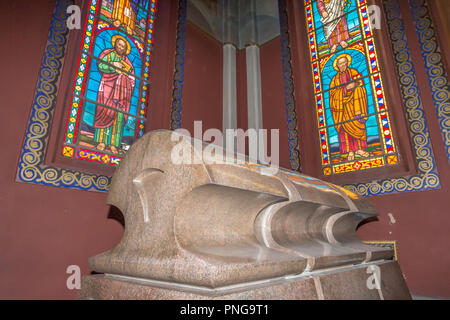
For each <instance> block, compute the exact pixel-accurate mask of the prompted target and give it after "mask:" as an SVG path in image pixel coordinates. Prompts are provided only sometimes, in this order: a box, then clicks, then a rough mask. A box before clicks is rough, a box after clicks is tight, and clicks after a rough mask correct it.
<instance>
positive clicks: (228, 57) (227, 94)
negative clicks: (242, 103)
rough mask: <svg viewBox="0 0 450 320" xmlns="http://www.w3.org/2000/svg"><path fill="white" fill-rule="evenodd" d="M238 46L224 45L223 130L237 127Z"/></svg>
mask: <svg viewBox="0 0 450 320" xmlns="http://www.w3.org/2000/svg"><path fill="white" fill-rule="evenodd" d="M236 99H237V98H236V47H235V46H234V45H232V44H230V43H227V44H224V46H223V100H222V106H223V119H222V125H223V128H222V129H223V131H225V130H226V129H236V128H237V118H236V104H237V102H236Z"/></svg>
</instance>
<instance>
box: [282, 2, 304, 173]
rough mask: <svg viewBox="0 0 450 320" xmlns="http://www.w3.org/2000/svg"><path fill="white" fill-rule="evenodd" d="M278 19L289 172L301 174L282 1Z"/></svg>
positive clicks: (289, 53)
mask: <svg viewBox="0 0 450 320" xmlns="http://www.w3.org/2000/svg"><path fill="white" fill-rule="evenodd" d="M278 10H279V17H280V39H281V59H282V61H281V62H282V67H283V81H284V100H285V103H286V116H287V130H288V139H289V162H290V166H291V170H294V171H298V172H301V163H300V152H299V151H298V131H297V112H296V110H295V108H296V107H295V98H294V82H293V79H292V65H291V49H290V47H289V26H288V17H287V13H286V3H285V1H284V0H280V1H278Z"/></svg>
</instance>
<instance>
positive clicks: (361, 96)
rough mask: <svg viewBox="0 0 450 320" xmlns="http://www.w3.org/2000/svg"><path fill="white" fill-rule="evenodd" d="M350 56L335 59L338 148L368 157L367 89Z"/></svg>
mask: <svg viewBox="0 0 450 320" xmlns="http://www.w3.org/2000/svg"><path fill="white" fill-rule="evenodd" d="M350 64H351V56H350V55H349V54H345V53H344V54H341V55H340V56H338V57H336V59H335V60H334V63H333V67H334V69H335V70H336V71H337V73H336V75H335V76H334V77H333V79H332V80H331V84H330V87H331V88H332V89H331V90H330V109H331V113H332V115H333V121H334V123H335V128H336V131H337V132H338V137H339V150H340V153H341V154H347V153H348V157H347V160H354V159H355V154H358V155H360V156H361V157H368V156H369V152H367V151H366V149H367V134H366V125H365V122H366V120H367V117H366V116H367V114H368V111H367V109H368V108H367V92H366V89H365V88H364V83H363V82H362V81H361V80H358V79H361V74H360V73H359V72H358V71H357V70H355V69H353V68H350V67H349V65H350Z"/></svg>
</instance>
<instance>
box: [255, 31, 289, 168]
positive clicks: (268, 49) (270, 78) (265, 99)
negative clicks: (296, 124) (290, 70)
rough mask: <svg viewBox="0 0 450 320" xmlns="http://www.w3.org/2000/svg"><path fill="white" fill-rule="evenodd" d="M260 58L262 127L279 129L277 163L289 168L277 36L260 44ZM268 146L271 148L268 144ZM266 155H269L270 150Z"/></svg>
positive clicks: (282, 84) (281, 70)
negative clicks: (278, 160) (278, 157)
mask: <svg viewBox="0 0 450 320" xmlns="http://www.w3.org/2000/svg"><path fill="white" fill-rule="evenodd" d="M260 59H261V93H262V111H263V127H264V129H267V130H268V131H269V130H272V129H279V150H278V152H279V154H280V163H279V165H280V166H281V167H284V168H290V167H291V166H290V162H289V144H288V131H287V116H286V101H285V99H284V79H283V68H282V64H281V63H282V60H281V40H280V37H279V36H278V37H276V38H275V39H272V40H270V41H269V42H267V43H265V44H264V45H262V46H261V48H260ZM268 137H269V133H268ZM268 141H269V142H270V138H268ZM269 148H271V145H270V144H269ZM268 155H269V156H270V155H271V152H269V153H268Z"/></svg>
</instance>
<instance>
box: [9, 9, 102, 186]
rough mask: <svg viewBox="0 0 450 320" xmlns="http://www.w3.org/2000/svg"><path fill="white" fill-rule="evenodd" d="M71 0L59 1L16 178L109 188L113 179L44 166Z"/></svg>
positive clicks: (63, 53)
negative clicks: (67, 11)
mask: <svg viewBox="0 0 450 320" xmlns="http://www.w3.org/2000/svg"><path fill="white" fill-rule="evenodd" d="M69 5H71V1H70V0H57V2H56V7H55V11H54V13H53V16H52V21H51V25H50V31H49V36H48V39H47V45H46V47H45V52H44V57H43V60H42V64H41V68H40V71H39V80H38V83H37V86H36V93H35V96H34V100H33V106H32V110H31V114H30V118H29V122H28V127H27V130H26V133H25V141H24V143H23V147H22V153H21V155H20V160H19V165H18V170H17V176H16V180H17V181H19V182H28V183H34V184H39V185H47V186H54V187H64V188H72V189H79V190H91V191H101V192H104V191H107V190H108V189H109V186H110V183H111V178H110V177H108V176H102V175H95V174H87V173H84V172H79V171H73V170H66V169H61V168H56V167H52V166H47V165H44V157H45V151H46V145H47V140H48V136H49V133H50V128H51V122H52V117H53V111H54V108H55V104H56V93H57V83H58V80H59V77H60V75H61V69H62V61H63V58H64V55H65V50H66V44H67V35H68V30H67V25H66V21H67V18H68V15H67V13H66V10H67V7H68V6H69Z"/></svg>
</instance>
